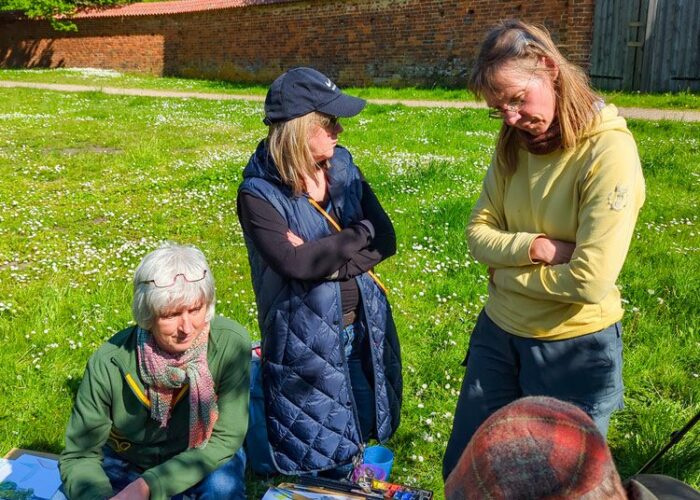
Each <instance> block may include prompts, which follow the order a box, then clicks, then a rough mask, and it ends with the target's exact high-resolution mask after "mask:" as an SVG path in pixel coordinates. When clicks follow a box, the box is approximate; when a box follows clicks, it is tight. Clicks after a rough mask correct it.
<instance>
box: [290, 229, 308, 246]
mask: <svg viewBox="0 0 700 500" xmlns="http://www.w3.org/2000/svg"><path fill="white" fill-rule="evenodd" d="M287 241H289V242H290V243H291V244H292V245H294V246H295V247H298V246H301V245H303V244H304V240H302V239H301V238H299V236H297V235H296V234H294V233H293V232H291V231H287Z"/></svg>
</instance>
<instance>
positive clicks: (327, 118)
mask: <svg viewBox="0 0 700 500" xmlns="http://www.w3.org/2000/svg"><path fill="white" fill-rule="evenodd" d="M339 123H340V118H338V117H337V116H332V115H326V114H324V115H322V116H321V118H320V119H319V121H318V124H319V125H320V126H321V127H323V128H326V129H331V130H333V129H334V128H336V127H337V126H338V124H339Z"/></svg>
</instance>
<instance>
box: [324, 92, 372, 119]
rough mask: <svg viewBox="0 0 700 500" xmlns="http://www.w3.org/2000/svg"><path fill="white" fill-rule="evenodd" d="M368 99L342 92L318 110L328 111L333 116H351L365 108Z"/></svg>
mask: <svg viewBox="0 0 700 500" xmlns="http://www.w3.org/2000/svg"><path fill="white" fill-rule="evenodd" d="M366 105H367V101H365V100H364V99H360V98H359V97H353V96H350V95H347V94H340V95H339V96H338V97H336V98H335V99H333V100H332V101H330V102H327V103H326V104H324V105H323V106H319V107H318V108H316V111H320V112H321V113H326V114H327V115H332V116H341V117H345V118H347V117H350V116H355V115H356V114H358V113H359V112H360V111H362V110H363V109H364V107H365V106H366Z"/></svg>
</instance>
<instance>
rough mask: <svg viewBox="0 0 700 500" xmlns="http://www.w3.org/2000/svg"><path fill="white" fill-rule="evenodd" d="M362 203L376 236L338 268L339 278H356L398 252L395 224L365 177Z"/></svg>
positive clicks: (363, 210) (365, 215) (363, 211)
mask: <svg viewBox="0 0 700 500" xmlns="http://www.w3.org/2000/svg"><path fill="white" fill-rule="evenodd" d="M361 205H362V213H363V216H364V218H365V219H367V220H369V221H370V222H371V223H372V226H374V238H372V241H371V243H370V244H369V246H367V247H363V248H360V249H358V250H357V251H356V252H355V253H353V254H352V255H351V256H350V260H348V262H347V263H346V264H345V265H344V266H343V267H341V268H340V269H339V270H338V276H337V279H339V280H345V279H350V278H354V277H355V276H357V275H359V274H362V273H364V272H367V271H369V270H370V269H372V268H373V267H374V266H376V265H377V264H379V263H380V262H381V261H383V260H384V259H388V258H389V257H391V256H392V255H394V254H395V253H396V233H395V232H394V226H393V224H392V223H391V220H390V219H389V216H388V215H387V214H386V212H385V211H384V209H383V208H382V206H381V204H380V203H379V200H378V199H377V196H376V195H375V194H374V191H372V188H371V187H370V186H369V183H367V181H366V180H364V178H363V179H362V200H361Z"/></svg>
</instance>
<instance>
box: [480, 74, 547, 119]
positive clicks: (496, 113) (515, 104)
mask: <svg viewBox="0 0 700 500" xmlns="http://www.w3.org/2000/svg"><path fill="white" fill-rule="evenodd" d="M536 69H537V68H535V70H536ZM535 70H533V71H532V73H530V78H528V79H527V83H526V84H525V86H524V87H523V90H522V91H521V92H520V96H519V97H515V98H513V99H511V100H510V101H509V102H507V103H506V104H504V105H502V106H501V107H500V108H489V118H493V119H494V120H502V119H504V118H505V117H506V113H520V110H521V109H522V107H523V105H524V104H525V93H526V92H527V89H528V87H529V86H530V82H531V81H532V77H533V76H535Z"/></svg>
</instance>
